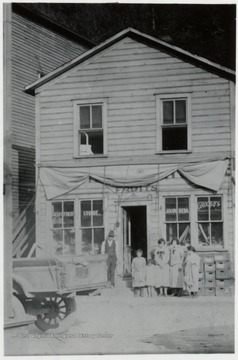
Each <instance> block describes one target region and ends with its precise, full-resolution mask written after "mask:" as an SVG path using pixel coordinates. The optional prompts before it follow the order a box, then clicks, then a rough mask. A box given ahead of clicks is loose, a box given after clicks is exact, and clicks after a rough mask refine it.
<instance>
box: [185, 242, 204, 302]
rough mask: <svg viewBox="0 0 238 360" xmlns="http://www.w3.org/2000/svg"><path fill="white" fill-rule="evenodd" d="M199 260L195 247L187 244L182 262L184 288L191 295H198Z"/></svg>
mask: <svg viewBox="0 0 238 360" xmlns="http://www.w3.org/2000/svg"><path fill="white" fill-rule="evenodd" d="M200 261H201V260H200V257H199V256H198V255H197V254H196V249H195V248H194V247H193V246H188V253H187V257H186V259H185V262H184V289H185V290H187V291H188V292H189V294H190V296H191V295H192V296H193V297H197V295H198V279H199V268H200Z"/></svg>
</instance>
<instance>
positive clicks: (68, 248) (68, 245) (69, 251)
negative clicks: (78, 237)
mask: <svg viewBox="0 0 238 360" xmlns="http://www.w3.org/2000/svg"><path fill="white" fill-rule="evenodd" d="M64 242H65V245H64V255H75V231H74V230H73V229H70V230H64Z"/></svg>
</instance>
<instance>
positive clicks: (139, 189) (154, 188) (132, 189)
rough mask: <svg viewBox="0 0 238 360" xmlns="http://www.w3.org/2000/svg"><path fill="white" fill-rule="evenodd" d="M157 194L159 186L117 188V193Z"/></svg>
mask: <svg viewBox="0 0 238 360" xmlns="http://www.w3.org/2000/svg"><path fill="white" fill-rule="evenodd" d="M153 191H154V192H157V191H158V188H157V185H155V184H153V185H148V186H139V187H123V188H116V192H117V193H120V192H121V193H140V192H153Z"/></svg>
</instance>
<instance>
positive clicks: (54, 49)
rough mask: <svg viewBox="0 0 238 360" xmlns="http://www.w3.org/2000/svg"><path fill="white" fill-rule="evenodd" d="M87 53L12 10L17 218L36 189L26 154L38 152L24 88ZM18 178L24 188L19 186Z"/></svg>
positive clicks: (32, 105)
mask: <svg viewBox="0 0 238 360" xmlns="http://www.w3.org/2000/svg"><path fill="white" fill-rule="evenodd" d="M85 50H87V49H86V47H85V46H83V45H82V44H81V43H79V42H76V41H72V40H71V39H70V38H67V37H65V36H63V35H61V34H59V33H57V32H55V31H53V30H51V29H49V28H47V27H45V26H43V25H41V24H39V23H37V22H36V21H32V20H30V19H29V18H27V17H24V16H22V15H21V14H19V13H18V12H17V11H14V10H13V13H12V142H13V146H16V147H20V148H21V149H22V151H23V152H21V154H22V155H21V164H20V165H19V164H18V161H19V158H18V157H16V156H13V158H12V166H13V169H14V172H13V183H14V187H13V204H14V213H16V214H17V212H18V210H19V206H20V207H21V206H24V205H26V201H27V200H28V199H29V195H32V194H33V192H32V190H33V188H35V185H34V182H35V181H34V176H35V175H34V168H35V160H34V156H27V153H29V154H32V153H34V148H35V99H34V98H33V97H32V96H30V95H27V94H25V92H24V88H25V86H27V85H29V84H30V83H31V82H33V81H35V80H36V79H37V78H38V72H41V73H44V74H47V73H49V72H50V71H52V70H54V69H55V68H56V67H58V66H60V65H62V64H63V63H65V62H67V61H69V60H71V59H73V58H75V57H76V56H78V55H80V54H81V53H82V52H84V51H85ZM62 111H63V110H62ZM68 135H70V134H68ZM24 154H25V155H24ZM19 177H20V182H21V184H19V185H17V184H18V183H19ZM19 201H20V203H19Z"/></svg>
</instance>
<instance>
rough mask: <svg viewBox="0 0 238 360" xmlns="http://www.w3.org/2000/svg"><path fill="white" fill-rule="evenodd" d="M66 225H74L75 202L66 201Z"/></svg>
mask: <svg viewBox="0 0 238 360" xmlns="http://www.w3.org/2000/svg"><path fill="white" fill-rule="evenodd" d="M64 227H74V202H73V201H67V202H65V203H64Z"/></svg>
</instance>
